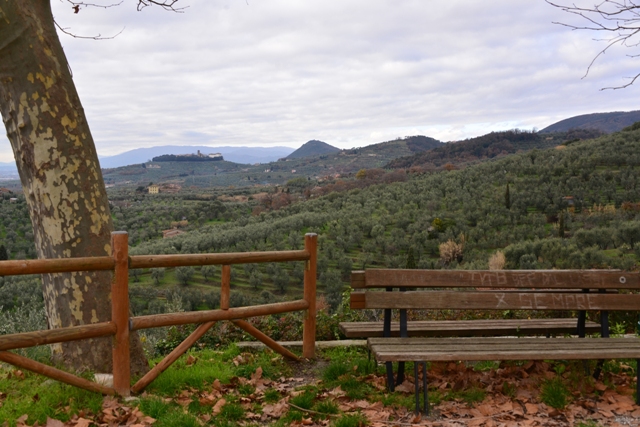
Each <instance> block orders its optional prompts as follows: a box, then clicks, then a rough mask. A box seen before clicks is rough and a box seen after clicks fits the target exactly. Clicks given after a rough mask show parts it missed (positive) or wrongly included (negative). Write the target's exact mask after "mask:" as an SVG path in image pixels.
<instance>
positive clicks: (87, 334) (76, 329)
mask: <svg viewBox="0 0 640 427" xmlns="http://www.w3.org/2000/svg"><path fill="white" fill-rule="evenodd" d="M115 333H116V325H115V323H113V322H103V323H94V324H91V325H80V326H71V327H68V328H59V329H49V330H46V331H34V332H23V333H21V334H10V335H0V351H4V350H13V349H16V348H27V347H35V346H37V345H44V344H55V343H59V342H67V341H76V340H83V339H87V338H97V337H106V336H109V335H114V334H115Z"/></svg>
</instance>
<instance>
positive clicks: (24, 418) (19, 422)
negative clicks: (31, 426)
mask: <svg viewBox="0 0 640 427" xmlns="http://www.w3.org/2000/svg"><path fill="white" fill-rule="evenodd" d="M27 418H29V415H27V414H24V415H23V416H21V417H20V418H18V419H17V420H16V427H25V426H26V424H25V423H26V422H27Z"/></svg>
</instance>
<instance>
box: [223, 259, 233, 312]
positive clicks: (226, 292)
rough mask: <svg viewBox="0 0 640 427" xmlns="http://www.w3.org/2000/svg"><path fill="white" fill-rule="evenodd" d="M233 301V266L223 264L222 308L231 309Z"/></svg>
mask: <svg viewBox="0 0 640 427" xmlns="http://www.w3.org/2000/svg"><path fill="white" fill-rule="evenodd" d="M229 301H231V266H230V265H228V264H227V265H223V266H222V273H221V279H220V309H221V310H229Z"/></svg>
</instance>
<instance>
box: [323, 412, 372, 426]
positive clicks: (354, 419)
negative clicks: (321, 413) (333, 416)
mask: <svg viewBox="0 0 640 427" xmlns="http://www.w3.org/2000/svg"><path fill="white" fill-rule="evenodd" d="M368 424H369V423H368V422H367V419H366V418H365V417H364V416H363V415H360V414H357V415H342V416H341V417H340V418H338V419H337V420H335V421H334V422H333V423H332V424H331V426H332V427H364V426H366V425H368Z"/></svg>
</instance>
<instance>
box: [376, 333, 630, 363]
mask: <svg viewBox="0 0 640 427" xmlns="http://www.w3.org/2000/svg"><path fill="white" fill-rule="evenodd" d="M541 340H542V342H541ZM367 343H368V346H369V348H370V349H371V352H372V353H373V355H374V356H375V358H376V360H378V361H380V362H397V361H407V362H423V361H431V362H436V361H444V362H451V361H461V360H470V361H473V360H475V361H478V360H501V361H502V360H546V359H552V360H559V359H561V360H591V359H640V339H638V338H508V337H502V338H369V339H368V340H367Z"/></svg>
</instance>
